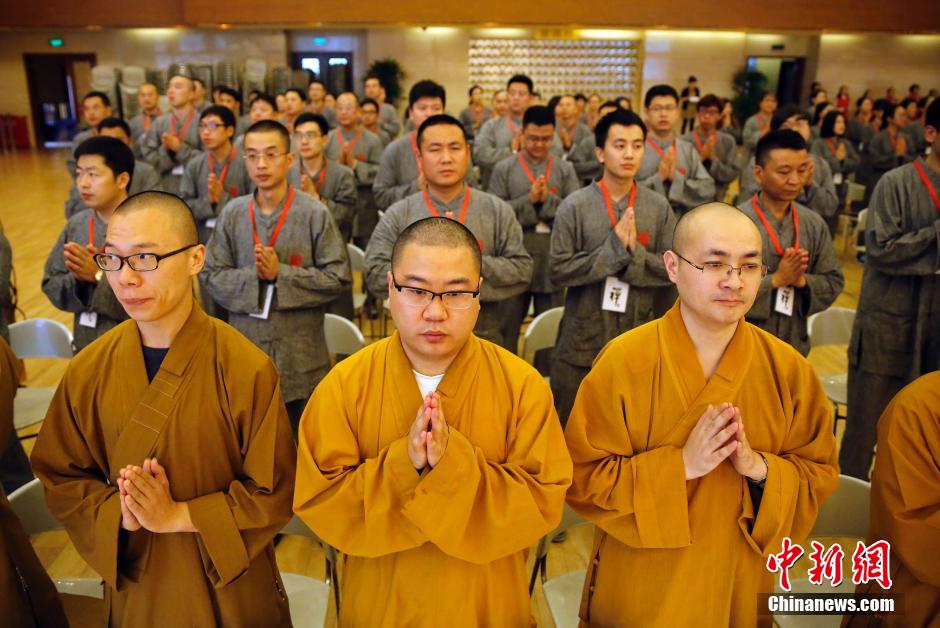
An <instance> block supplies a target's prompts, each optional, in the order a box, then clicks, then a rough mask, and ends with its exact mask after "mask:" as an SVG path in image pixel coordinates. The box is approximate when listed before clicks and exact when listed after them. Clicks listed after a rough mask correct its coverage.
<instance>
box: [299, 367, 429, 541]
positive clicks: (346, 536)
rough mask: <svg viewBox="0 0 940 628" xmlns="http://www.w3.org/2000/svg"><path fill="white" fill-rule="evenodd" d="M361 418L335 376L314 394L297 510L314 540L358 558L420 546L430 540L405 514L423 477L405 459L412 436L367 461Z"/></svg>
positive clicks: (303, 434) (306, 421) (304, 432)
mask: <svg viewBox="0 0 940 628" xmlns="http://www.w3.org/2000/svg"><path fill="white" fill-rule="evenodd" d="M353 385H354V386H355V383H353ZM347 395H348V397H347ZM417 411H418V410H417V408H416V409H415V414H416V415H417ZM359 420H360V419H359V417H357V416H356V415H355V399H354V398H353V396H352V394H350V392H347V391H345V390H344V389H343V382H342V379H341V376H340V375H338V374H337V372H336V371H333V372H332V373H330V374H329V375H327V376H326V378H324V379H323V381H322V382H321V383H320V385H319V386H317V388H316V390H314V391H313V396H312V397H311V398H310V403H309V404H308V406H307V409H306V410H305V411H304V415H303V418H302V419H301V421H300V430H299V431H300V439H299V440H300V452H299V458H298V461H297V487H296V489H295V491H294V510H295V511H296V513H297V514H298V515H299V516H300V518H301V519H303V520H304V521H305V522H306V523H307V525H309V526H310V528H311V529H312V530H313V531H314V532H315V533H316V534H317V536H319V537H320V538H322V539H323V540H324V541H326V542H327V543H329V544H330V545H332V546H333V547H336V548H337V549H339V550H340V551H342V552H344V553H347V554H350V555H353V556H366V557H376V556H382V555H385V554H392V553H394V552H400V551H403V550H407V549H411V548H414V547H418V546H420V545H423V544H424V543H426V542H427V540H428V539H427V536H426V535H425V534H424V533H423V532H422V531H421V530H420V529H419V528H418V526H416V525H415V524H414V523H412V522H411V521H409V520H408V519H407V518H406V517H405V515H404V514H403V512H402V508H403V507H404V505H405V503H407V501H408V500H409V499H411V497H412V496H413V495H414V492H415V489H416V488H417V486H418V483H419V481H420V479H421V477H420V476H419V475H418V471H417V469H415V468H414V466H413V465H412V464H411V459H410V458H409V457H408V440H407V439H408V435H407V434H405V435H404V436H402V437H400V438H398V439H397V440H395V441H393V442H392V443H391V444H389V445H388V446H387V447H385V448H384V449H382V450H381V451H379V452H378V455H377V456H375V457H374V458H366V459H363V458H362V454H361V453H360V447H359V442H358V436H357V434H356V431H355V426H356V425H357V424H358V422H359Z"/></svg>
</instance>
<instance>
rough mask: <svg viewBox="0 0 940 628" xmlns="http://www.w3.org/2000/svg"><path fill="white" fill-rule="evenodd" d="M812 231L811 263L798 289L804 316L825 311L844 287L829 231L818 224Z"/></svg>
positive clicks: (843, 279)
mask: <svg viewBox="0 0 940 628" xmlns="http://www.w3.org/2000/svg"><path fill="white" fill-rule="evenodd" d="M813 230H814V232H815V233H814V237H813V240H814V241H815V242H814V243H813V246H814V248H815V249H816V250H815V251H813V254H812V257H813V263H812V264H811V265H810V267H809V268H808V269H807V271H806V273H805V274H804V275H803V276H804V277H805V278H806V285H805V286H804V287H802V288H799V289H798V291H799V292H801V293H803V294H802V296H803V299H802V301H803V303H804V304H805V308H806V310H805V311H804V312H803V314H804V315H805V316H810V315H812V314H815V313H817V312H822V311H823V310H825V309H827V308H828V307H829V306H830V305H832V304H833V303H834V302H835V300H836V298H838V296H839V295H840V294H841V293H842V288H844V287H845V276H844V275H843V274H842V268H841V266H840V265H839V258H838V256H837V255H836V251H835V247H834V246H833V245H832V240H831V239H830V237H829V229H828V228H827V227H826V225H825V224H822V223H821V222H820V223H819V224H818V225H817V226H815V227H814V229H813Z"/></svg>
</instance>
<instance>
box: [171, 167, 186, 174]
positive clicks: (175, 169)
mask: <svg viewBox="0 0 940 628" xmlns="http://www.w3.org/2000/svg"><path fill="white" fill-rule="evenodd" d="M170 174H178V175H179V176H183V166H182V165H179V166H173V169H172V170H170Z"/></svg>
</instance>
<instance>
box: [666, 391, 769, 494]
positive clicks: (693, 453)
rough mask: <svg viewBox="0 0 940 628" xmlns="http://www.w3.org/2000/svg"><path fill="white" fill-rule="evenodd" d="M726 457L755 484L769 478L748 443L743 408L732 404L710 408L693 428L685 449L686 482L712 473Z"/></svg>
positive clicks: (761, 460) (736, 469) (683, 457)
mask: <svg viewBox="0 0 940 628" xmlns="http://www.w3.org/2000/svg"><path fill="white" fill-rule="evenodd" d="M725 458H728V459H730V460H731V464H732V465H734V470H735V471H737V472H738V473H739V474H741V475H743V476H746V477H748V478H750V479H751V480H753V481H755V482H759V481H761V480H764V479H765V478H766V477H767V467H766V466H765V465H764V461H763V459H762V458H761V456H760V455H759V454H757V453H756V452H755V451H754V450H753V449H751V444H750V443H749V442H748V440H747V435H746V434H745V432H744V421H743V419H742V418H741V409H740V408H737V407H734V406H732V405H731V404H730V403H723V404H721V405H720V406H718V407H717V408H716V407H714V406H711V405H710V406H708V408H706V409H705V412H704V414H702V416H701V417H699V420H698V423H696V424H695V427H694V428H692V432H691V433H690V434H689V438H688V440H686V442H685V446H684V447H683V448H682V462H683V463H684V464H685V479H686V480H694V479H695V478H700V477H702V476H704V475H707V474H709V473H711V471H712V470H713V469H714V468H715V467H717V466H718V465H719V464H721V463H722V462H723V461H724V460H725Z"/></svg>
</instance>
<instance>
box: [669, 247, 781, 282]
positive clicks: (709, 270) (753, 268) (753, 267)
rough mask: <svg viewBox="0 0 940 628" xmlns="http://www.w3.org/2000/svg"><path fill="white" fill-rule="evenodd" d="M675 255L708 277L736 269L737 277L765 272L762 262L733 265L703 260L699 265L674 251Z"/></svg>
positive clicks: (753, 277) (726, 275)
mask: <svg viewBox="0 0 940 628" xmlns="http://www.w3.org/2000/svg"><path fill="white" fill-rule="evenodd" d="M673 253H675V251H673ZM676 257H678V258H679V259H681V260H682V261H683V262H685V263H686V264H688V265H689V266H691V267H692V268H695V269H696V270H699V271H701V273H702V274H703V275H708V276H709V277H714V278H715V279H718V278H720V277H725V278H727V277H730V276H731V273H733V272H735V271H737V273H738V277H740V278H741V279H757V278H763V277H764V275H766V274H767V266H766V265H764V264H741V266H739V267H735V266H732V265H731V264H725V263H724V262H705V263H703V264H702V265H701V266H699V265H698V264H695V263H694V262H690V261H689V260H687V259H686V258H684V257H682V256H681V255H679V254H678V253H676Z"/></svg>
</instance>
